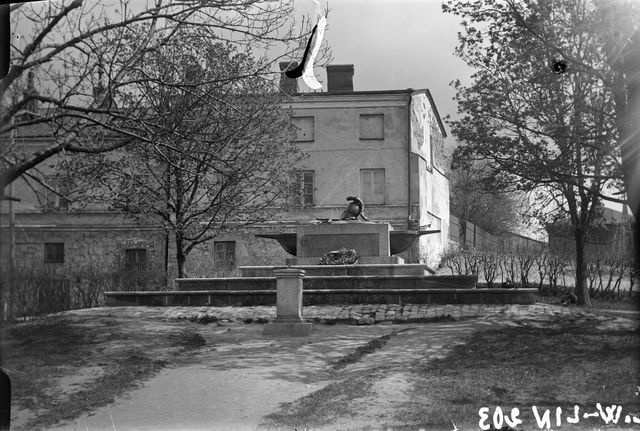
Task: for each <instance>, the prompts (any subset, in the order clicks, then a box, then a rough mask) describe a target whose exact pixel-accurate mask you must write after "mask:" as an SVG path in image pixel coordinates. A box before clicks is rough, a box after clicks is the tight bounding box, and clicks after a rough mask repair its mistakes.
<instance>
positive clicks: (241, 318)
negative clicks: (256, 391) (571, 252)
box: [163, 303, 611, 325]
mask: <svg viewBox="0 0 640 431" xmlns="http://www.w3.org/2000/svg"><path fill="white" fill-rule="evenodd" d="M163 314H164V317H165V318H167V319H169V320H189V321H191V322H198V323H213V322H217V323H231V322H242V323H269V322H272V321H273V319H275V317H276V307H275V306H254V307H172V309H171V310H167V311H166V312H165V313H163ZM561 316H572V317H574V318H586V319H591V320H609V319H611V317H609V316H602V315H598V314H596V313H593V312H590V311H585V310H583V309H578V308H569V307H562V306H559V305H551V304H543V303H538V304H533V305H489V304H464V305H463V304H450V305H441V304H431V305H429V304H405V305H397V304H356V305H344V306H335V305H334V306H306V307H304V309H303V317H304V318H305V320H307V321H309V322H315V323H320V324H337V323H344V324H351V325H376V324H386V325H388V324H401V323H425V322H434V321H454V320H461V319H469V318H480V319H488V318H492V317H501V318H507V319H509V318H511V319H534V320H540V319H541V318H544V319H549V318H557V317H561Z"/></svg>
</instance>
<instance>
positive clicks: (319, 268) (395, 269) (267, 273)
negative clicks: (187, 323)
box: [239, 264, 435, 277]
mask: <svg viewBox="0 0 640 431" xmlns="http://www.w3.org/2000/svg"><path fill="white" fill-rule="evenodd" d="M276 268H282V267H278V266H240V267H239V270H240V273H241V274H242V277H271V276H272V275H273V270H274V269H276ZM288 268H292V269H302V270H304V271H305V272H306V275H307V276H337V275H430V274H434V273H435V271H434V270H433V269H431V268H430V267H429V266H428V265H423V264H387V265H385V264H369V265H367V264H354V265H293V266H289V267H288Z"/></svg>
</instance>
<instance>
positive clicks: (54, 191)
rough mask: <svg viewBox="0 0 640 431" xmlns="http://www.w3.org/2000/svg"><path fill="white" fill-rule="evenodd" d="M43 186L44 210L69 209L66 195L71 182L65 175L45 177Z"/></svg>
mask: <svg viewBox="0 0 640 431" xmlns="http://www.w3.org/2000/svg"><path fill="white" fill-rule="evenodd" d="M45 183H46V184H47V185H48V186H49V187H45V186H43V189H42V207H43V209H44V210H45V211H51V210H63V211H66V210H68V209H69V199H68V195H69V192H70V190H71V182H70V180H69V178H67V177H47V178H46V179H45Z"/></svg>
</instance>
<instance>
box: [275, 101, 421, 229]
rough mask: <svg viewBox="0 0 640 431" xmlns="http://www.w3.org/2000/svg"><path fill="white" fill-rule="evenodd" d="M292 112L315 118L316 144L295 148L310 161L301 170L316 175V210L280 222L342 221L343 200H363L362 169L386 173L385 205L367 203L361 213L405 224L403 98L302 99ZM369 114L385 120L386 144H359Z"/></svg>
mask: <svg viewBox="0 0 640 431" xmlns="http://www.w3.org/2000/svg"><path fill="white" fill-rule="evenodd" d="M291 107H292V109H293V112H294V116H297V117H313V118H314V140H313V141H312V142H299V143H298V145H299V148H300V149H301V150H302V151H304V152H305V153H307V154H308V155H309V157H308V158H307V159H306V160H305V161H304V162H303V164H302V165H301V166H300V168H301V169H304V170H314V171H315V175H316V177H315V178H316V184H315V205H314V206H313V207H310V208H304V209H300V210H296V211H291V212H289V213H287V214H285V215H283V218H285V219H288V220H313V219H315V218H316V217H333V218H337V217H340V215H341V213H342V211H343V210H344V208H345V206H346V203H347V202H346V201H345V199H346V197H347V196H349V195H355V196H361V197H362V191H361V187H360V170H361V169H384V170H385V199H384V204H381V205H375V204H371V203H370V202H369V203H368V202H367V201H366V200H365V202H364V204H365V213H366V214H367V215H368V216H369V217H372V218H374V219H376V220H396V219H402V218H406V214H405V211H404V209H403V208H406V202H407V188H406V183H407V169H406V166H407V139H408V133H407V122H408V116H407V96H406V95H404V94H392V95H389V94H366V95H362V94H351V95H328V94H323V95H317V96H312V95H305V96H303V97H302V98H301V100H300V101H296V102H294V103H292V106H291ZM371 114H382V115H383V116H384V139H361V137H360V115H371Z"/></svg>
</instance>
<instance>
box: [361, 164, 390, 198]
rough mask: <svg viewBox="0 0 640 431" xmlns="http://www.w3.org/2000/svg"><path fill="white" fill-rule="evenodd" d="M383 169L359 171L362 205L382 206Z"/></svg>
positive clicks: (383, 191) (383, 192)
mask: <svg viewBox="0 0 640 431" xmlns="http://www.w3.org/2000/svg"><path fill="white" fill-rule="evenodd" d="M384 194H385V190H384V169H361V170H360V196H361V197H362V200H363V202H364V204H365V205H366V204H384Z"/></svg>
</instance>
